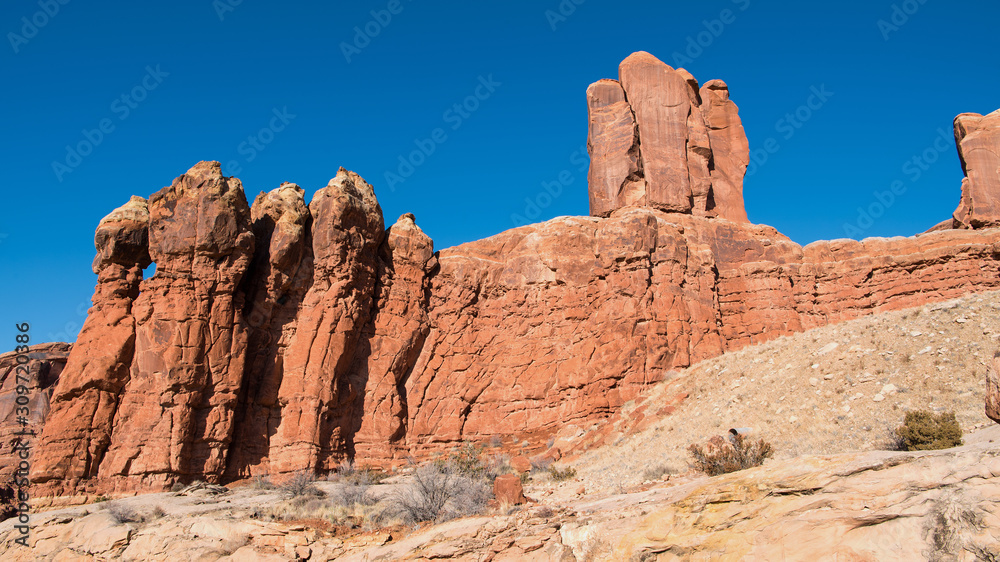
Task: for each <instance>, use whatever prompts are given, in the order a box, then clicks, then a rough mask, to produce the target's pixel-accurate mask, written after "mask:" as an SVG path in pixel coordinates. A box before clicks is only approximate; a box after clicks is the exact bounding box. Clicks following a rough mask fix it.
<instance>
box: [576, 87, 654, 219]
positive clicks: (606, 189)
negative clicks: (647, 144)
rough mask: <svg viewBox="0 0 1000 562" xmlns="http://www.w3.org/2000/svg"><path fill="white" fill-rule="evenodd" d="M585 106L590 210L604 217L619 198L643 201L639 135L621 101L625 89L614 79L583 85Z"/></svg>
mask: <svg viewBox="0 0 1000 562" xmlns="http://www.w3.org/2000/svg"><path fill="white" fill-rule="evenodd" d="M587 109H588V112H589V114H590V118H589V121H590V132H589V134H588V140H587V147H588V151H589V152H590V158H591V165H590V173H589V175H588V178H587V180H588V182H589V184H590V213H591V214H592V215H594V216H607V215H609V214H610V213H611V211H614V210H615V209H616V208H618V206H619V201H622V202H625V203H626V204H630V205H643V204H645V201H646V181H645V179H643V177H642V165H641V161H640V159H639V135H638V130H637V129H636V126H635V116H634V115H633V114H632V108H631V107H629V105H628V102H627V101H625V90H622V87H621V84H619V83H618V82H617V81H615V80H601V81H599V82H596V83H594V84H592V85H591V86H590V87H589V88H587Z"/></svg>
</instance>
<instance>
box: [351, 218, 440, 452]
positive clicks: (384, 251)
mask: <svg viewBox="0 0 1000 562" xmlns="http://www.w3.org/2000/svg"><path fill="white" fill-rule="evenodd" d="M436 266H437V260H436V259H435V257H434V242H433V241H432V240H431V239H430V237H428V236H427V235H426V234H424V232H423V231H422V230H420V227H419V226H417V225H416V223H415V222H414V217H413V215H412V214H409V213H407V214H405V215H403V216H401V217H399V220H398V221H396V224H394V225H393V226H392V227H391V228H390V229H389V231H388V233H387V235H386V239H385V242H384V243H383V244H382V248H381V251H380V252H379V279H378V284H377V287H376V294H375V299H376V301H375V303H374V309H375V314H374V315H373V316H372V318H371V320H370V321H369V323H368V326H367V327H366V328H365V337H364V338H363V339H362V344H361V346H360V347H359V348H358V350H357V352H356V353H355V361H354V366H353V368H352V370H351V374H350V375H349V379H350V381H351V382H350V384H351V387H352V388H354V389H356V395H357V397H356V399H355V402H354V409H353V410H349V412H350V415H349V416H348V418H349V419H348V420H346V421H345V425H347V426H348V427H351V428H352V429H353V435H351V436H350V441H349V447H350V451H349V452H350V456H351V457H352V458H363V459H371V460H373V461H376V462H385V461H391V460H393V459H403V458H405V457H406V456H407V455H408V454H409V450H408V448H407V447H406V434H407V432H406V429H407V422H408V416H409V412H408V404H407V400H406V392H405V390H404V389H403V388H402V385H403V384H405V382H406V380H407V378H408V377H409V376H410V374H411V373H412V371H413V367H414V364H415V363H416V361H417V355H418V354H419V353H420V350H421V349H422V348H423V345H424V340H425V339H426V338H427V334H428V333H429V332H430V321H429V320H428V317H427V310H428V301H429V289H430V278H429V276H430V273H431V272H432V271H434V269H435V268H436Z"/></svg>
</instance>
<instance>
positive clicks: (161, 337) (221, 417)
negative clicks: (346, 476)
mask: <svg viewBox="0 0 1000 562" xmlns="http://www.w3.org/2000/svg"><path fill="white" fill-rule="evenodd" d="M253 249H254V237H253V234H252V233H251V231H250V208H249V206H248V205H247V202H246V196H245V195H244V194H243V188H242V186H241V185H240V182H239V180H235V179H231V178H225V177H223V176H222V173H221V170H220V166H219V163H218V162H201V163H199V164H197V165H196V166H194V167H193V168H191V169H190V170H188V172H187V173H186V174H184V175H182V176H180V177H178V178H177V179H176V180H174V182H173V184H171V185H170V186H169V187H165V188H163V189H162V190H160V191H159V192H157V193H156V194H154V195H153V196H152V197H151V198H150V201H149V255H150V257H151V258H152V260H153V261H154V262H155V263H156V265H157V270H156V275H154V276H153V277H152V278H151V279H147V280H145V281H143V282H142V286H141V288H140V289H141V293H140V294H139V297H138V298H137V299H136V300H135V303H134V306H133V312H134V315H135V324H136V325H135V334H136V335H135V357H134V359H133V361H132V365H131V368H130V370H129V375H128V381H127V383H126V384H125V386H124V388H123V389H122V390H121V393H120V396H119V405H118V411H117V414H116V416H115V418H114V428H113V430H112V439H111V444H110V447H109V448H108V452H107V455H106V459H105V461H104V462H102V463H101V466H100V470H99V472H98V475H99V476H100V477H101V478H102V479H104V480H105V481H107V482H115V481H117V480H123V481H125V482H127V484H125V486H127V487H130V488H131V487H135V486H150V487H163V486H169V485H170V484H172V483H173V482H174V481H175V480H176V478H177V477H180V478H182V479H188V478H190V479H194V478H206V479H208V480H218V477H219V475H220V474H221V472H222V469H223V468H224V466H225V460H226V454H227V452H228V450H229V444H230V440H231V437H232V430H233V418H234V416H235V411H234V407H235V405H236V397H237V393H238V391H239V389H240V384H241V381H242V378H243V365H244V359H245V357H246V345H247V335H246V320H245V319H244V318H243V316H242V314H241V312H242V309H243V295H242V292H241V291H240V290H239V287H240V284H241V282H242V281H243V275H244V273H245V272H246V270H247V267H248V265H249V264H250V259H251V256H252V254H253Z"/></svg>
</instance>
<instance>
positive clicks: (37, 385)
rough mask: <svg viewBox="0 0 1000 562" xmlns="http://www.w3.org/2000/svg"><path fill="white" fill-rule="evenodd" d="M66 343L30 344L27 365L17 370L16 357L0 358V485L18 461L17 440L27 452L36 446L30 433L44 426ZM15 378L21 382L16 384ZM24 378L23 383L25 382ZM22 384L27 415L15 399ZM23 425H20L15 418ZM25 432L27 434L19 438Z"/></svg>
mask: <svg viewBox="0 0 1000 562" xmlns="http://www.w3.org/2000/svg"><path fill="white" fill-rule="evenodd" d="M71 347H72V346H70V344H67V343H44V344H41V345H31V346H29V350H28V354H27V357H28V362H27V363H26V364H23V365H21V368H20V369H19V368H18V363H17V361H16V358H17V356H18V355H19V354H17V353H14V352H11V353H4V354H3V355H0V485H4V484H7V483H8V482H10V481H11V479H12V477H13V475H14V472H15V471H16V470H17V467H18V464H19V463H20V461H21V458H20V455H19V452H18V451H15V450H14V446H15V444H17V443H18V437H21V439H22V442H26V443H28V448H29V450H31V449H35V448H37V446H38V443H37V441H36V439H35V437H34V436H32V435H30V432H34V433H36V434H37V433H39V432H40V431H41V429H42V426H43V425H44V424H45V419H46V418H47V417H48V415H49V411H50V409H51V406H50V403H51V398H52V391H53V390H54V389H55V384H56V382H57V381H58V380H59V376H60V375H61V374H62V371H63V368H64V367H65V366H66V360H67V359H68V358H69V352H70V348H71ZM18 375H20V376H21V380H20V381H18ZM25 378H27V382H25ZM19 384H23V385H24V386H25V387H27V389H28V393H27V394H26V395H25V396H27V399H28V403H27V404H26V405H24V406H23V407H25V408H27V409H28V410H27V411H28V415H27V416H23V415H22V414H23V411H22V412H21V413H19V412H18V410H17V408H18V407H19V406H18V405H17V404H16V403H15V400H16V399H17V397H18V396H19V394H18V393H17V386H18V385H19ZM22 417H23V418H24V419H25V420H26V421H27V423H26V424H22V423H20V421H19V418H22ZM25 433H28V435H22V434H25Z"/></svg>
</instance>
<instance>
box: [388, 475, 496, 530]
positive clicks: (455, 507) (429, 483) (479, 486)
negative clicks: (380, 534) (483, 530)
mask: <svg viewBox="0 0 1000 562" xmlns="http://www.w3.org/2000/svg"><path fill="white" fill-rule="evenodd" d="M492 495H493V494H492V491H491V490H490V487H489V485H488V484H487V482H486V480H485V479H484V478H470V477H469V476H467V475H466V474H465V473H463V471H462V468H460V467H458V466H455V465H453V464H451V463H442V462H432V463H430V464H426V465H423V466H420V467H418V468H417V469H416V471H414V473H413V476H412V478H411V479H410V481H409V482H407V483H406V484H405V485H403V486H401V487H400V488H398V489H397V490H396V491H395V493H393V494H392V495H391V497H390V498H389V506H388V512H389V513H391V514H392V515H394V516H396V517H398V518H399V519H400V520H402V521H403V522H405V523H407V524H413V523H420V522H423V521H434V522H440V521H446V520H449V519H454V518H456V517H465V516H467V515H474V514H478V513H482V512H483V511H484V510H485V509H486V505H487V502H488V501H489V500H490V498H491V497H492Z"/></svg>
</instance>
